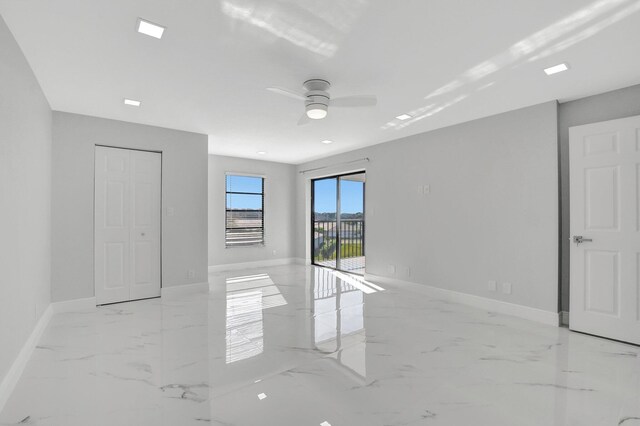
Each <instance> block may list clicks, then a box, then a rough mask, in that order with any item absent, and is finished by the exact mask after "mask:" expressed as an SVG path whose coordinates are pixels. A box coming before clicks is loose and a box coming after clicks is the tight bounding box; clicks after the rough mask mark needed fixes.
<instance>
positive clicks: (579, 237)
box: [573, 235, 593, 245]
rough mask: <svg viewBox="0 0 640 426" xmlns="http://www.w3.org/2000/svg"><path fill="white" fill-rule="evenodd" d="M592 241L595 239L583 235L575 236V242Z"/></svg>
mask: <svg viewBox="0 0 640 426" xmlns="http://www.w3.org/2000/svg"><path fill="white" fill-rule="evenodd" d="M591 241H593V240H592V239H591V238H584V237H583V236H582V235H574V236H573V242H574V243H576V244H577V245H580V243H589V242H591Z"/></svg>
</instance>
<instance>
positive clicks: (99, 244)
mask: <svg viewBox="0 0 640 426" xmlns="http://www.w3.org/2000/svg"><path fill="white" fill-rule="evenodd" d="M161 163H162V156H161V155H160V154H158V153H153V152H144V151H134V150H127V149H118V148H107V147H96V163H95V170H96V176H95V286H96V303H97V304H98V305H102V304H105V303H115V302H122V301H126V300H135V299H144V298H148V297H156V296H159V295H160V275H161V274H160V211H161V199H160V197H161V167H162V166H161Z"/></svg>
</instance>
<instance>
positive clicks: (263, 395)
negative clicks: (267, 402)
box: [258, 393, 267, 401]
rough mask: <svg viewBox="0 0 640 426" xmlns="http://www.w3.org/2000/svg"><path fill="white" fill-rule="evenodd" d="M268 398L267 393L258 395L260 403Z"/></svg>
mask: <svg viewBox="0 0 640 426" xmlns="http://www.w3.org/2000/svg"><path fill="white" fill-rule="evenodd" d="M266 397H267V394H265V393H259V394H258V399H259V400H260V401H262V400H263V399H265V398H266Z"/></svg>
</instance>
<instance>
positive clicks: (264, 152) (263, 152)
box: [257, 151, 267, 155]
mask: <svg viewBox="0 0 640 426" xmlns="http://www.w3.org/2000/svg"><path fill="white" fill-rule="evenodd" d="M266 153H267V151H258V152H257V154H259V155H265V154H266Z"/></svg>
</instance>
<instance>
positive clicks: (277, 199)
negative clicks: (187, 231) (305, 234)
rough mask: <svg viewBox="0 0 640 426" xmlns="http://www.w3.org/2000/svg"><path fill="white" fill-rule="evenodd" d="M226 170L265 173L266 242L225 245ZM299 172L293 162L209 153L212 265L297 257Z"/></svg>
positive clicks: (243, 172) (210, 256)
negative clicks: (247, 245)
mask: <svg viewBox="0 0 640 426" xmlns="http://www.w3.org/2000/svg"><path fill="white" fill-rule="evenodd" d="M226 172H234V173H239V174H255V175H262V176H264V177H265V184H264V186H265V189H264V193H265V195H264V220H265V225H264V229H265V245H264V246H261V247H236V248H229V249H228V248H225V244H224V228H225V174H226ZM296 176H297V173H296V167H295V166H293V165H290V164H282V163H274V162H269V161H257V160H249V159H243V158H235V157H225V156H220V155H210V156H209V266H218V265H228V264H232V263H244V262H257V261H267V260H275V259H285V258H290V257H293V255H294V250H293V246H294V239H293V236H294V235H295V234H296V229H294V224H295V217H296V213H295V196H296V191H295V185H296V179H297V178H296ZM274 250H275V254H274V253H273V251H274Z"/></svg>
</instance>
